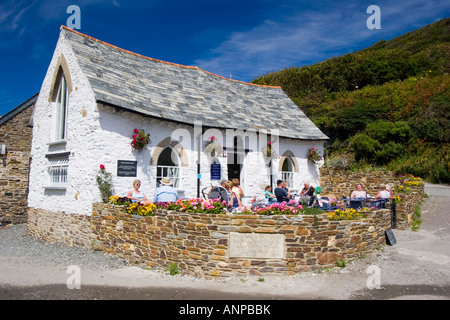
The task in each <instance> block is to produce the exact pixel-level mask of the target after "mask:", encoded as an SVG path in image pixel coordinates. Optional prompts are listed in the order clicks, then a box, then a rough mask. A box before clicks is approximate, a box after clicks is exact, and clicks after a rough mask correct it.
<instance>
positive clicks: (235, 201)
mask: <svg viewBox="0 0 450 320" xmlns="http://www.w3.org/2000/svg"><path fill="white" fill-rule="evenodd" d="M226 186H227V189H228V191H229V192H230V194H231V197H230V202H229V206H230V208H231V212H241V210H242V202H241V199H240V198H239V195H238V194H237V192H234V191H233V190H232V188H233V184H232V183H231V181H228V182H227V184H226Z"/></svg>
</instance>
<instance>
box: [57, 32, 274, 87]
mask: <svg viewBox="0 0 450 320" xmlns="http://www.w3.org/2000/svg"><path fill="white" fill-rule="evenodd" d="M61 29H65V30H67V31H70V32H73V33H75V34H78V35H80V36H83V37H86V38H88V39H90V40H92V41H96V42H99V43H101V44H104V45H107V46H109V47H112V48H115V49H118V50H121V51H123V52H126V53H128V54H132V55H135V56H137V57H140V58H144V59H147V60H151V61H155V62H159V63H164V64H168V65H172V66H176V67H180V68H185V69H196V70H200V71H203V72H205V73H207V74H210V75H212V76H215V77H217V78H221V79H224V80H228V81H232V82H236V83H242V84H247V85H251V86H255V87H262V88H274V89H281V87H280V86H268V85H262V84H255V83H251V82H245V81H239V80H234V79H229V78H225V77H222V76H219V75H217V74H214V73H212V72H209V71H206V70H203V69H201V68H199V67H192V66H185V65H182V64H178V63H173V62H167V61H164V60H160V59H155V58H150V57H147V56H144V55H142V54H139V53H135V52H132V51H129V50H126V49H122V48H120V47H117V46H115V45H113V44H110V43H108V42H105V41H102V40H99V39H96V38H94V37H91V36H89V35H87V34H84V33H81V32H79V31H76V30H74V29H71V28H69V27H66V26H64V25H62V26H61Z"/></svg>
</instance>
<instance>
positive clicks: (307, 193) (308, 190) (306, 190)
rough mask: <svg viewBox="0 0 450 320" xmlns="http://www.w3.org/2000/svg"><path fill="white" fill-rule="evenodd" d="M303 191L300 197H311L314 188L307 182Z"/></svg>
mask: <svg viewBox="0 0 450 320" xmlns="http://www.w3.org/2000/svg"><path fill="white" fill-rule="evenodd" d="M303 185H304V187H303V189H302V190H301V191H300V195H301V196H302V197H305V196H308V197H312V196H313V195H314V191H316V188H314V187H313V186H311V185H310V184H309V183H308V182H305V183H304V184H303Z"/></svg>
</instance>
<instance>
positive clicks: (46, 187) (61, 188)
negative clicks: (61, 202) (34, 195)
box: [44, 186, 67, 191]
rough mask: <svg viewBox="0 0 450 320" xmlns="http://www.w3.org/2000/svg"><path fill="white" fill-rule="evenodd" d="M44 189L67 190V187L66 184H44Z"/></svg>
mask: <svg viewBox="0 0 450 320" xmlns="http://www.w3.org/2000/svg"><path fill="white" fill-rule="evenodd" d="M44 189H46V190H60V191H66V189H67V187H66V186H44Z"/></svg>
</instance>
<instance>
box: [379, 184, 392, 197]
mask: <svg viewBox="0 0 450 320" xmlns="http://www.w3.org/2000/svg"><path fill="white" fill-rule="evenodd" d="M390 197H391V193H390V192H389V191H388V190H387V188H386V185H385V184H381V185H380V191H379V192H378V193H377V195H376V196H375V200H378V199H389V198H390Z"/></svg>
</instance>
